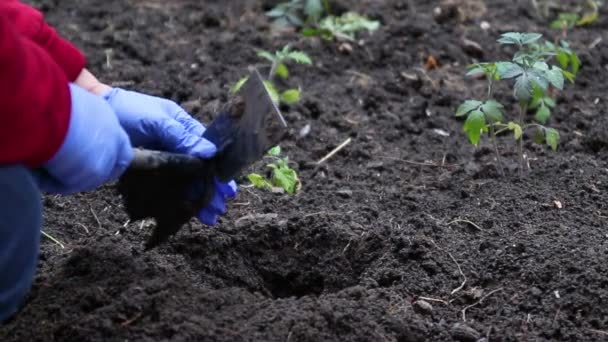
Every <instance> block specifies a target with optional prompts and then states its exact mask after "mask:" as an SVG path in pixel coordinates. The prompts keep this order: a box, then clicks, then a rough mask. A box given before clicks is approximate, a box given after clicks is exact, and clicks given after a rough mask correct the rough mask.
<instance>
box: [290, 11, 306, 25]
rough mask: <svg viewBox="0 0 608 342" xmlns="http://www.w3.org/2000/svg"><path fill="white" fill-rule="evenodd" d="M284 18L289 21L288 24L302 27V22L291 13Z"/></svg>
mask: <svg viewBox="0 0 608 342" xmlns="http://www.w3.org/2000/svg"><path fill="white" fill-rule="evenodd" d="M285 18H287V20H289V22H290V23H292V24H293V25H295V26H302V25H304V23H303V22H302V19H300V18H299V17H298V16H297V15H295V14H292V13H287V14H286V15H285Z"/></svg>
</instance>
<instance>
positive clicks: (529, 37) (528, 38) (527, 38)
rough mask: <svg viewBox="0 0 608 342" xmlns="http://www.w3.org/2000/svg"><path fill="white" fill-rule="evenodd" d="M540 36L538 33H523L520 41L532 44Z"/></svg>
mask: <svg viewBox="0 0 608 342" xmlns="http://www.w3.org/2000/svg"><path fill="white" fill-rule="evenodd" d="M542 36H543V35H542V34H540V33H523V34H522V35H521V43H522V44H524V45H527V44H532V43H534V42H536V41H537V40H539V39H540V38H542Z"/></svg>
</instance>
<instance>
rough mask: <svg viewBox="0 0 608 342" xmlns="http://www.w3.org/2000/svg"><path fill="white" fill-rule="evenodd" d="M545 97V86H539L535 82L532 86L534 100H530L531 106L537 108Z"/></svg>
mask: <svg viewBox="0 0 608 342" xmlns="http://www.w3.org/2000/svg"><path fill="white" fill-rule="evenodd" d="M544 97H545V91H544V90H543V88H541V87H539V86H538V85H537V84H534V86H533V87H532V100H531V101H530V107H531V108H537V107H538V106H539V105H540V104H541V103H542V100H543V98H544Z"/></svg>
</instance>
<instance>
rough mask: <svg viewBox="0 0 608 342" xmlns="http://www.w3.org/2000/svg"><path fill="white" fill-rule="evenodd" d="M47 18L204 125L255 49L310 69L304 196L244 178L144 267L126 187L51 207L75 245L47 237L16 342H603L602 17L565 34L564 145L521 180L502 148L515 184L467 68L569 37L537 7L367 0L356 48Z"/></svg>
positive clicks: (206, 20) (168, 9) (47, 202)
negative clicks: (476, 106) (502, 170)
mask: <svg viewBox="0 0 608 342" xmlns="http://www.w3.org/2000/svg"><path fill="white" fill-rule="evenodd" d="M34 3H35V4H36V5H38V6H40V7H41V8H42V9H43V10H44V12H45V13H46V15H47V20H48V21H49V22H50V23H52V24H53V25H54V26H55V27H57V29H58V30H59V31H60V32H61V33H62V34H63V35H64V36H66V37H68V38H69V39H70V40H72V41H74V42H75V44H76V45H77V46H79V47H80V48H82V49H83V51H84V52H85V53H86V55H87V57H88V59H89V66H90V69H91V70H92V71H93V72H94V73H95V74H96V75H98V77H99V78H101V79H102V80H103V81H105V82H111V83H114V84H115V85H120V86H123V87H128V88H132V89H136V90H139V91H142V92H147V93H151V94H156V95H160V96H165V97H170V98H172V99H174V100H176V101H178V102H180V103H182V104H183V105H184V106H185V107H186V108H188V109H189V110H190V111H191V112H192V113H193V114H194V115H196V116H197V117H198V118H199V119H201V120H202V121H203V122H205V123H208V122H210V120H211V119H212V117H213V113H214V109H215V108H217V106H218V105H219V104H220V103H222V102H223V101H225V100H226V96H227V94H228V89H229V88H230V87H231V85H232V84H234V82H235V81H236V80H238V79H239V78H240V77H241V76H242V75H243V74H244V72H245V70H246V67H247V66H248V65H250V64H254V63H258V61H259V59H258V58H257V56H256V49H258V48H264V49H267V50H275V49H278V48H280V47H282V46H283V45H284V44H286V43H293V44H294V47H296V48H298V49H301V50H304V51H306V52H307V53H308V54H309V55H310V56H311V57H312V59H313V61H314V67H306V68H305V67H304V66H295V67H294V68H293V70H292V75H293V76H292V79H291V81H292V82H295V83H297V84H300V85H301V86H302V88H303V99H302V101H301V102H300V103H299V104H297V105H295V106H292V107H289V108H283V111H284V115H285V118H286V120H287V122H288V124H289V125H290V134H289V136H288V138H287V140H286V141H285V143H283V144H282V148H283V151H284V153H285V154H286V155H288V156H289V157H290V159H291V160H292V161H293V162H295V166H296V169H297V170H298V171H299V174H300V178H301V180H302V189H301V191H300V192H299V193H298V194H297V195H295V196H292V195H286V194H274V193H270V192H268V191H265V190H259V189H254V188H251V187H247V185H248V181H247V180H246V178H244V177H243V178H242V179H240V180H239V183H240V184H241V190H240V193H239V196H238V197H237V199H235V200H234V201H233V202H232V203H231V204H230V209H229V212H228V214H227V215H226V216H225V217H223V218H222V219H221V221H220V223H219V224H218V225H217V226H216V227H203V226H201V225H200V224H198V223H196V222H194V221H193V223H192V226H191V227H190V228H188V227H186V228H184V229H182V230H181V231H180V233H179V234H178V235H176V236H175V237H173V238H172V239H171V241H170V242H168V243H166V244H164V245H162V246H161V247H159V248H157V249H154V250H152V251H149V252H143V243H144V241H145V240H146V238H147V237H148V236H149V234H150V232H151V226H150V224H148V223H144V224H142V223H141V222H133V223H128V224H126V223H127V221H128V219H127V216H126V214H125V213H124V211H123V209H122V207H121V206H122V204H121V200H120V198H119V197H118V196H117V195H116V192H115V189H114V188H113V187H112V186H111V185H110V186H106V187H104V188H102V189H100V190H98V191H95V192H92V193H87V194H80V195H76V196H70V197H59V196H46V197H45V199H44V206H45V223H44V230H45V231H46V232H47V233H50V234H52V235H53V236H55V237H56V238H58V239H59V240H60V241H61V242H62V243H63V244H64V245H65V248H63V249H62V248H60V247H59V246H58V245H57V244H54V243H53V242H51V241H49V240H43V242H42V247H41V256H40V265H39V271H38V274H37V276H36V279H35V284H34V287H33V289H32V292H31V294H30V296H29V297H28V301H27V305H26V306H25V307H24V309H23V310H22V311H21V312H20V314H19V315H18V316H17V317H16V318H14V319H13V320H11V321H10V322H9V323H8V324H7V325H6V326H3V327H2V328H0V340H2V341H26V340H39V341H60V340H61V341H63V340H74V341H119V340H120V341H124V340H134V341H138V340H149V341H158V340H172V341H183V340H205V341H206V340H209V341H252V340H256V341H292V342H294V341H423V340H429V341H450V340H463V341H475V340H478V339H481V338H486V339H487V340H489V341H527V340H534V341H557V340H560V341H592V340H597V341H599V340H606V339H608V262H607V258H608V226H607V222H608V159H607V158H606V156H607V150H608V134H607V133H606V127H608V116H607V115H606V101H608V98H607V97H606V94H607V92H608V85H607V83H606V77H605V75H606V74H607V72H608V70H607V67H608V42H606V41H605V38H606V37H605V32H606V29H607V23H608V21H607V20H606V13H601V16H600V19H599V21H598V22H596V23H595V24H593V25H592V26H590V27H586V28H577V29H574V30H572V31H571V32H570V34H569V41H570V42H571V44H572V46H573V48H574V49H575V50H576V51H577V52H578V53H579V55H580V57H581V60H582V62H583V68H582V70H581V72H580V74H579V76H578V78H577V82H576V84H575V85H567V89H566V91H565V92H564V93H562V94H560V96H559V97H558V107H557V109H556V111H555V113H554V116H553V117H552V119H551V124H552V126H553V127H555V128H557V129H558V130H559V131H560V133H561V144H560V147H559V149H558V151H557V152H552V151H550V150H549V149H548V148H545V147H542V146H537V145H533V144H531V143H530V144H528V143H527V144H526V145H525V150H526V153H527V156H528V160H529V164H530V170H529V171H528V172H527V173H526V175H525V176H524V177H523V178H520V177H518V175H517V155H516V147H515V143H514V142H513V141H512V138H511V137H504V138H501V139H499V143H500V144H501V147H502V149H503V158H504V159H505V161H506V162H507V169H508V170H507V173H508V175H507V176H505V177H500V176H499V174H498V172H497V168H496V166H495V161H494V155H493V150H492V148H491V145H490V144H489V143H488V142H487V141H483V142H482V144H481V145H480V146H479V147H477V148H475V147H473V146H471V145H470V144H469V143H468V141H467V140H466V137H465V135H464V134H463V133H462V128H461V126H462V122H461V121H460V120H458V119H457V118H455V117H454V111H455V108H456V107H457V106H458V105H459V104H460V103H461V102H462V101H463V100H464V99H467V98H472V97H480V96H482V95H483V93H484V84H483V82H482V81H474V80H471V79H465V78H464V77H463V75H464V73H465V67H466V65H467V64H469V63H471V62H473V61H481V60H497V59H507V58H509V51H508V49H504V48H502V47H500V46H498V45H497V44H496V43H495V41H496V39H497V37H498V36H499V35H500V34H501V33H503V32H507V31H531V32H542V33H545V34H546V36H547V37H554V36H556V35H557V34H559V33H558V32H556V31H551V30H549V29H547V25H546V24H543V23H540V22H539V21H537V20H536V19H535V18H534V17H533V12H530V11H529V10H528V9H527V6H526V4H527V1H506V0H504V1H503V0H497V1H491V2H490V1H488V2H486V6H487V8H485V9H483V8H477V7H470V8H468V9H466V8H463V11H462V12H460V13H461V14H465V15H464V16H462V15H459V12H458V10H455V11H453V12H450V11H449V9H448V8H447V7H445V6H444V7H443V13H442V15H440V16H437V13H435V14H434V9H435V7H437V6H438V5H439V2H438V1H427V2H422V1H409V2H408V1H401V0H386V1H374V0H369V1H352V3H351V6H350V8H351V9H354V10H357V11H359V12H361V13H364V14H367V15H370V16H372V17H373V18H376V19H378V20H380V21H381V23H382V26H381V28H380V29H379V30H378V31H376V32H375V33H374V34H373V35H371V36H370V35H367V34H363V35H362V36H361V38H362V39H363V44H361V45H358V44H351V47H352V51H351V50H350V49H349V48H348V47H345V46H340V45H341V44H340V43H335V42H325V41H320V40H318V39H301V38H300V37H299V36H298V35H297V34H295V33H284V34H281V35H274V34H271V33H270V32H269V25H268V20H267V18H266V17H265V16H264V14H263V13H264V10H267V9H268V8H269V4H265V3H264V1H204V2H203V1H195V0H190V1H186V0H180V1H154V0H147V1H135V0H132V1H123V0H110V1H103V2H99V1H93V0H79V1H76V0H70V1H68V0H65V1H61V2H59V1H52V0H44V1H36V2H34ZM269 3H270V2H269ZM467 3H468V4H469V6H470V4H471V3H472V2H471V1H468V2H467ZM345 4H346V5H348V2H347V3H345ZM345 7H348V6H345ZM448 7H449V6H448ZM446 13H447V14H446ZM450 13H451V14H450ZM482 21H486V22H487V23H489V28H488V29H487V30H484V29H482V28H481V26H480V24H481V22H482ZM602 36H604V37H603V38H604V41H601V42H600V43H599V44H598V43H597V41H596V40H597V39H598V38H600V37H602ZM465 39H466V40H470V41H473V42H475V43H477V44H478V45H479V46H475V44H473V45H471V44H470V43H469V44H464V43H463V41H464V40H465ZM465 46H466V47H465ZM429 56H433V57H434V58H435V59H436V60H437V62H438V65H439V66H438V67H437V68H434V69H430V70H429V69H426V68H425V64H426V63H427V60H428V57H429ZM498 93H499V98H500V99H503V100H505V103H506V102H507V101H508V100H510V98H511V93H510V91H509V90H507V89H506V88H504V89H502V90H500V89H499V91H498ZM508 109H509V110H514V109H515V108H511V107H509V108H508ZM306 125H310V133H309V134H308V135H305V136H301V135H300V131H301V129H302V128H303V127H305V126H306ZM348 138H351V139H352V142H351V143H350V144H349V145H347V146H346V147H345V148H344V149H342V150H341V151H340V152H339V153H338V154H336V155H335V156H334V157H333V158H331V159H329V160H328V161H327V162H326V163H324V164H323V166H322V167H321V168H320V169H319V168H315V167H314V162H315V161H317V160H319V159H320V158H322V157H323V156H325V155H326V154H327V153H328V152H330V151H331V150H332V149H333V148H335V147H336V146H337V145H339V144H340V143H342V142H343V141H345V140H346V139H348ZM263 168H264V163H263V162H260V163H257V164H256V165H254V167H253V168H252V170H256V171H260V170H263Z"/></svg>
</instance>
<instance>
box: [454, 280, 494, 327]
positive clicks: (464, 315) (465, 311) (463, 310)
mask: <svg viewBox="0 0 608 342" xmlns="http://www.w3.org/2000/svg"><path fill="white" fill-rule="evenodd" d="M502 290H503V288H502V287H499V288H497V289H494V290H492V291H490V292H489V293H488V294H487V295H485V296H483V297H481V299H480V300H478V301H477V302H475V303H473V304H471V305H469V306H466V307H465V308H464V309H462V310H461V311H460V312H462V320H463V321H465V322H466V321H467V314H466V313H467V310H468V309H470V308H472V307H474V306H477V305H479V304H481V303H482V302H483V301H484V299H486V298H488V297H490V296H491V295H493V294H494V293H496V292H499V291H502Z"/></svg>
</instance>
